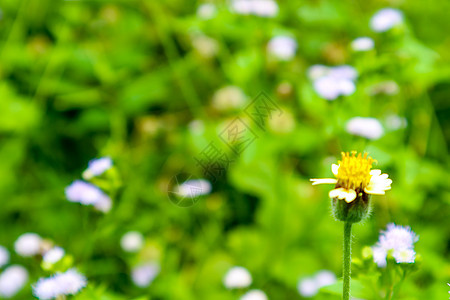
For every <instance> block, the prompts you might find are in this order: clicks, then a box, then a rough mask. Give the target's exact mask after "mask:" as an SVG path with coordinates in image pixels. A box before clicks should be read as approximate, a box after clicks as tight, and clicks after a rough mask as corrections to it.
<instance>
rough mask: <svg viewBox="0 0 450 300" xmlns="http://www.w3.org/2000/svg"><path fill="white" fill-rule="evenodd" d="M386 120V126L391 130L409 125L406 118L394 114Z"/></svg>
mask: <svg viewBox="0 0 450 300" xmlns="http://www.w3.org/2000/svg"><path fill="white" fill-rule="evenodd" d="M384 121H385V123H386V127H387V128H388V129H391V130H397V129H402V128H405V127H406V126H407V125H408V121H407V120H406V118H404V117H400V116H398V115H394V114H392V115H388V116H387V117H386V118H385V120H384Z"/></svg>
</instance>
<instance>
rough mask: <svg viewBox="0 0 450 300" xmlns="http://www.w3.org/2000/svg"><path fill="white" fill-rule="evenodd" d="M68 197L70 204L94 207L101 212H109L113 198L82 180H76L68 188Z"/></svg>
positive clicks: (66, 191)
mask: <svg viewBox="0 0 450 300" xmlns="http://www.w3.org/2000/svg"><path fill="white" fill-rule="evenodd" d="M65 193H66V197H67V199H68V200H69V201H70V202H79V203H81V204H83V205H94V207H95V208H97V209H98V210H100V211H103V212H107V211H109V209H110V208H111V198H109V197H108V196H107V195H106V194H105V193H104V192H103V191H102V190H101V189H99V188H98V187H96V186H95V185H93V184H90V183H87V182H85V181H82V180H75V181H74V182H72V184H71V185H69V186H68V187H66V190H65Z"/></svg>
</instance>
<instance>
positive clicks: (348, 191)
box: [311, 151, 392, 203]
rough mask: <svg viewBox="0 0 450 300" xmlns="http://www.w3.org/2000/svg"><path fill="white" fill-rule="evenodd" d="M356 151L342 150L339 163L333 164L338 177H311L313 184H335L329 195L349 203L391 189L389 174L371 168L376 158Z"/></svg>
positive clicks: (334, 172) (332, 167)
mask: <svg viewBox="0 0 450 300" xmlns="http://www.w3.org/2000/svg"><path fill="white" fill-rule="evenodd" d="M356 153H357V152H356V151H352V152H351V154H350V153H349V152H342V160H340V161H339V164H332V165H331V171H332V172H333V174H334V176H335V177H336V178H321V179H311V181H312V184H313V185H318V184H334V185H335V188H334V189H333V190H331V191H330V192H329V194H328V195H329V197H330V198H337V199H339V200H345V202H347V203H350V202H352V201H353V200H355V199H356V197H357V196H363V195H364V194H372V195H384V193H385V191H387V190H390V189H391V183H392V180H391V179H388V174H381V170H378V169H374V170H371V169H372V164H373V162H374V161H375V160H374V159H372V157H370V156H367V153H365V154H364V155H361V153H359V154H358V155H356Z"/></svg>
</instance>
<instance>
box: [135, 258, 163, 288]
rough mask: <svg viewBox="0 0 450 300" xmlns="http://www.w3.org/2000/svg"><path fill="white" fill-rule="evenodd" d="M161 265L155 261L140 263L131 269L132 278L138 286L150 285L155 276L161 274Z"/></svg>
mask: <svg viewBox="0 0 450 300" xmlns="http://www.w3.org/2000/svg"><path fill="white" fill-rule="evenodd" d="M160 269H161V267H160V266H159V264H157V263H155V262H150V263H146V264H143V265H139V266H137V267H135V268H133V270H132V271H131V279H132V280H133V282H134V284H135V285H136V286H138V287H141V288H144V287H147V286H149V285H150V284H151V283H152V281H153V280H154V279H155V277H156V276H157V275H158V274H159V271H160Z"/></svg>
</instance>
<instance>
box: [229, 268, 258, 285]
mask: <svg viewBox="0 0 450 300" xmlns="http://www.w3.org/2000/svg"><path fill="white" fill-rule="evenodd" d="M223 284H224V285H225V287H226V288H228V289H238V288H246V287H248V286H250V284H252V275H251V274H250V272H249V271H248V270H247V269H246V268H244V267H239V266H236V267H232V268H231V269H229V270H228V272H227V273H226V274H225V277H224V278H223Z"/></svg>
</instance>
